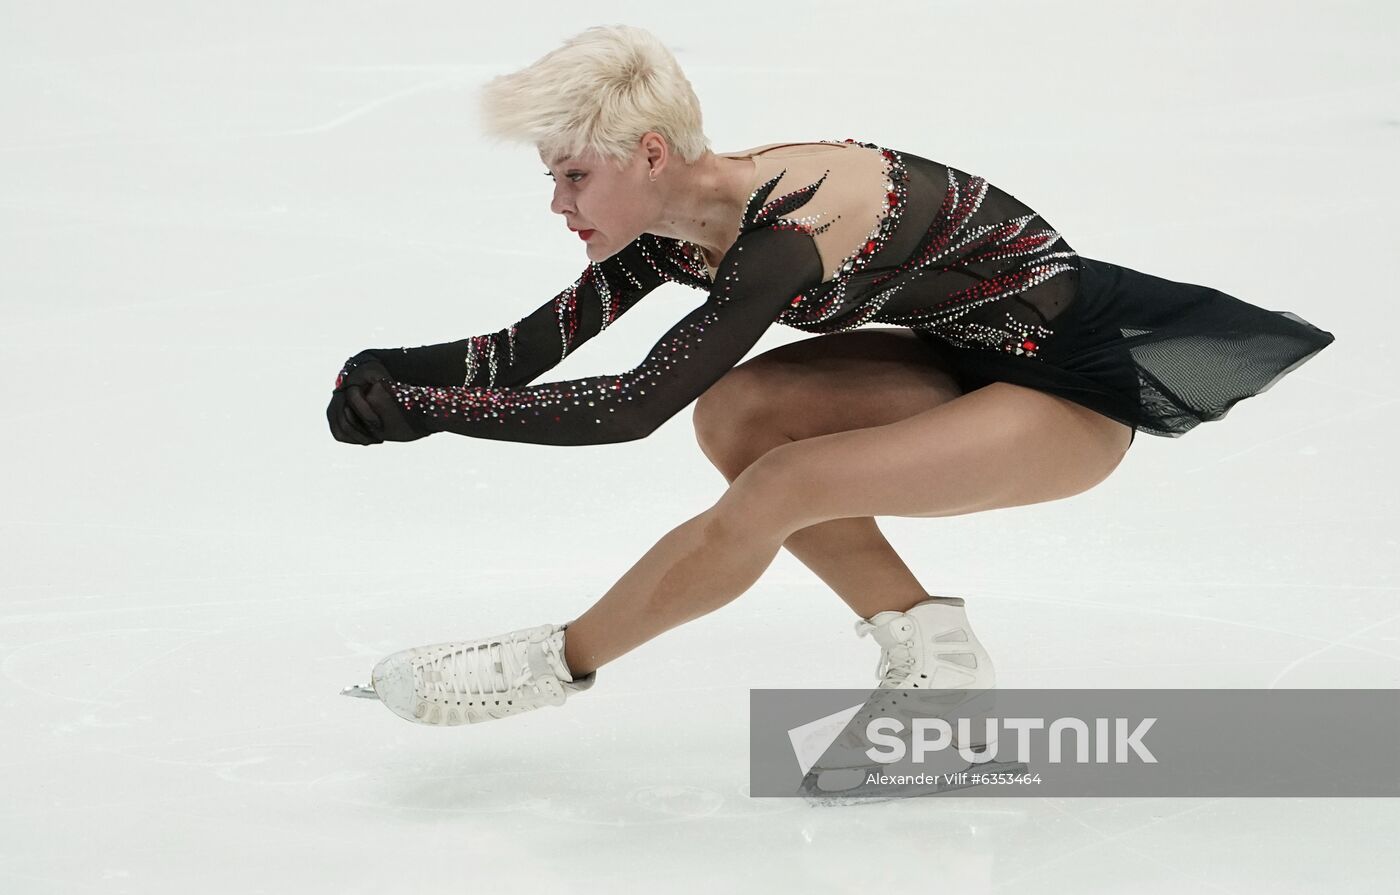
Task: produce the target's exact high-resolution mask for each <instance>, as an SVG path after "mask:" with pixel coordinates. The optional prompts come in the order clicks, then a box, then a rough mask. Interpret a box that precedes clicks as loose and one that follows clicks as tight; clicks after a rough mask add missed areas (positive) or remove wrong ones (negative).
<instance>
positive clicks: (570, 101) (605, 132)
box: [479, 25, 710, 169]
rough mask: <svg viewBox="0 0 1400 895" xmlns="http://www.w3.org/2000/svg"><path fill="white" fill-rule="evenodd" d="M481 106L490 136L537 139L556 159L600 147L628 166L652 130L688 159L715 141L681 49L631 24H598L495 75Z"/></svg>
mask: <svg viewBox="0 0 1400 895" xmlns="http://www.w3.org/2000/svg"><path fill="white" fill-rule="evenodd" d="M479 110H480V113H481V120H482V125H483V127H484V129H485V131H486V134H487V136H488V137H493V138H497V139H504V140H507V141H512V142H523V143H533V144H535V146H536V147H538V149H539V151H540V154H541V155H542V156H543V157H544V158H545V160H546V161H547V162H549V163H551V164H552V163H554V162H556V161H559V160H560V159H564V158H570V157H573V156H577V155H579V154H580V153H582V152H585V151H587V150H592V151H593V152H595V153H597V154H598V155H600V156H601V157H603V158H604V159H609V160H611V161H612V162H613V163H614V164H615V165H616V166H617V167H618V168H619V169H621V168H623V167H625V164H626V162H627V161H628V160H629V159H630V158H631V157H632V155H633V153H634V152H635V151H636V148H637V141H638V140H639V139H641V136H642V134H645V133H647V132H648V131H656V132H657V133H659V134H661V135H662V136H663V137H665V138H666V143H667V145H668V146H669V147H670V148H671V151H672V152H675V153H677V154H678V155H680V157H681V158H682V159H684V160H685V161H686V162H687V163H690V162H694V161H695V160H697V159H699V158H700V157H701V156H702V155H704V154H705V152H707V151H708V150H709V148H710V143H709V141H708V140H707V139H706V138H705V133H704V129H703V119H702V118H701V115H700V100H699V99H698V98H697V97H696V96H695V91H694V90H693V89H691V86H690V81H689V80H687V79H686V76H685V74H684V73H683V72H682V71H681V67H680V65H679V64H678V63H677V62H676V57H675V56H673V55H671V51H670V50H668V49H667V48H666V46H665V45H664V44H662V43H661V41H660V40H658V39H657V38H656V37H655V36H654V35H653V34H652V33H651V32H649V31H646V30H645V29H642V28H634V27H632V26H630V25H597V26H594V27H592V28H589V29H588V30H586V31H583V32H581V33H579V34H576V35H574V36H573V37H571V38H569V39H568V40H566V41H564V44H563V45H562V46H560V47H559V48H557V49H555V50H552V51H550V52H549V53H547V54H546V55H544V56H543V57H541V58H540V59H539V60H537V61H536V62H534V63H533V64H532V65H530V66H529V67H528V68H524V69H521V70H520V71H517V72H512V73H510V74H506V75H500V76H499V77H496V78H493V79H491V80H490V81H488V82H487V83H486V85H485V86H484V87H483V88H482V90H481V94H480V98H479Z"/></svg>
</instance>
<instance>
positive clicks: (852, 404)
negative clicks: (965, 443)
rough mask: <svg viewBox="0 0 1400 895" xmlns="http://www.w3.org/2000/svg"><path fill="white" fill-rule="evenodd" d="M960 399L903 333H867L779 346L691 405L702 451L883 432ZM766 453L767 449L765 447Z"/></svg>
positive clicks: (939, 365)
mask: <svg viewBox="0 0 1400 895" xmlns="http://www.w3.org/2000/svg"><path fill="white" fill-rule="evenodd" d="M962 393H963V391H962V389H961V387H960V386H959V385H958V382H957V380H956V379H955V378H954V376H953V374H952V373H951V371H950V370H949V369H948V367H947V365H946V364H945V363H944V362H943V361H942V360H941V359H940V358H938V357H937V356H936V355H934V353H933V352H931V351H930V350H929V349H928V347H927V346H926V345H924V344H923V342H922V341H921V340H920V339H919V337H918V336H916V335H914V333H913V332H912V331H910V330H909V329H908V328H906V327H868V328H864V329H857V330H849V331H847V332H840V333H829V334H826V335H821V336H814V337H812V338H810V339H802V340H800V341H797V342H790V343H788V344H786V345H781V346H779V347H777V348H774V349H772V350H770V351H766V352H764V353H763V354H760V355H758V356H757V357H754V358H753V359H751V360H748V361H745V362H744V363H742V364H739V365H738V366H736V367H734V368H733V369H732V370H730V371H729V372H728V373H726V374H725V375H724V376H723V377H722V378H721V379H720V380H719V381H718V382H716V383H715V384H714V385H713V386H711V387H710V388H709V390H707V391H706V392H705V393H704V394H703V395H701V396H700V400H699V401H697V402H696V405H695V411H694V420H695V428H696V433H697V436H698V437H699V438H700V440H701V443H702V445H707V444H708V445H709V446H713V447H717V448H723V447H724V446H725V445H730V444H744V443H751V442H752V440H753V439H755V438H757V439H760V440H762V439H764V438H769V437H772V436H780V437H781V440H784V441H800V440H802V439H806V438H814V437H817V436H819V435H829V434H831V433H833V432H844V431H847V430H850V429H863V428H868V427H870V426H883V425H887V424H889V423H892V422H895V421H896V420H901V419H905V418H907V417H910V416H914V415H915V414H919V413H923V412H924V411H927V410H930V409H932V408H934V407H937V406H939V405H940V404H945V403H947V402H948V401H951V400H953V399H954V398H956V397H958V396H959V395H961V394H962ZM768 446H769V447H771V446H772V445H771V444H769V445H768Z"/></svg>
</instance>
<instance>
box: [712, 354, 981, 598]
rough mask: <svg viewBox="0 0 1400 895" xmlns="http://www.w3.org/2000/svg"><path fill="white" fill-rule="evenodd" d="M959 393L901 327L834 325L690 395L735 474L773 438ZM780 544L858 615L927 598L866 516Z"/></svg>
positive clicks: (809, 433) (878, 422) (843, 426)
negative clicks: (696, 396)
mask: <svg viewBox="0 0 1400 895" xmlns="http://www.w3.org/2000/svg"><path fill="white" fill-rule="evenodd" d="M961 394H962V389H961V388H959V386H958V384H957V381H956V380H955V379H954V378H953V376H952V375H951V374H950V373H949V372H948V370H947V368H946V366H945V365H944V364H943V363H942V362H940V361H939V360H937V358H936V357H935V356H934V355H933V354H932V353H931V352H930V351H929V349H928V346H926V345H924V344H923V343H922V342H921V341H920V340H919V338H918V337H917V336H916V335H914V334H913V333H912V332H910V331H909V330H908V329H906V328H904V327H894V328H886V329H882V328H874V327H872V328H866V329H861V330H854V331H848V332H843V333H831V334H828V335H824V336H816V337H814V338H811V339H804V340H802V341H800V342H791V343H788V344H787V345H783V346H780V347H778V348H774V349H772V350H771V351H767V352H765V353H764V354H761V355H759V356H758V357H755V358H753V359H752V360H750V361H748V362H746V363H744V364H741V365H740V366H738V367H736V368H735V369H734V370H731V371H730V372H729V373H728V374H727V375H726V376H725V377H724V378H723V379H721V380H720V381H719V382H718V383H716V384H715V385H714V386H713V387H711V389H710V391H708V392H706V393H705V395H703V396H702V397H701V399H700V401H699V402H698V403H697V405H696V408H695V429H696V436H697V439H698V440H699V442H700V447H701V449H702V450H703V451H704V453H705V456H706V457H707V458H709V460H710V462H711V463H713V464H714V466H715V468H716V469H718V470H719V472H720V474H721V475H723V476H724V478H725V480H726V481H728V482H731V483H732V482H733V481H734V480H735V479H736V478H737V477H738V476H739V475H740V474H741V473H742V472H743V471H744V470H745V469H747V468H748V466H749V464H751V463H753V462H754V461H755V460H757V459H758V458H759V457H762V456H763V455H764V454H766V453H767V452H768V451H770V450H772V449H773V448H775V447H778V446H780V445H784V444H789V443H791V442H794V441H801V440H803V439H807V438H815V437H817V436H820V435H830V434H831V433H833V432H842V431H847V430H850V429H861V428H867V427H870V426H882V425H885V424H887V423H892V422H895V421H897V420H901V419H904V418H906V417H910V416H913V415H914V414H916V413H922V412H923V411H926V410H931V409H932V408H934V407H937V406H939V405H941V404H945V403H947V402H948V401H951V400H953V399H954V398H956V397H958V396H960V395H961ZM783 546H784V547H785V548H787V551H788V552H789V553H791V554H792V555H793V556H795V557H796V558H797V559H798V560H799V561H800V562H801V563H802V564H803V565H805V566H806V567H807V568H809V569H811V570H812V573H813V574H815V575H816V576H817V577H818V578H820V579H821V580H822V581H823V582H824V583H825V584H826V585H827V586H828V587H830V588H831V589H832V590H833V591H834V592H835V593H836V594H837V596H839V597H840V598H841V599H842V600H843V601H845V603H846V604H847V605H848V606H850V607H851V609H852V610H854V611H855V613H856V614H857V615H859V616H860V617H861V618H869V617H870V616H872V615H874V614H875V613H877V612H881V611H883V610H887V609H892V610H895V611H899V612H903V611H904V610H906V609H908V608H909V607H911V606H913V605H914V604H915V603H919V602H921V601H923V600H926V599H928V597H929V594H928V592H927V590H926V589H925V587H924V586H923V585H922V584H921V583H920V582H919V580H918V578H917V577H915V575H914V572H913V571H912V570H911V569H910V568H909V566H908V564H906V563H905V562H904V560H903V559H902V558H901V557H900V556H899V554H898V553H897V552H895V549H894V547H893V545H891V544H890V542H889V540H888V539H886V537H885V535H884V533H883V532H881V531H880V527H879V525H878V524H877V522H876V520H875V517H873V516H852V517H848V518H843V519H832V520H829V521H827V522H821V523H819V524H817V525H811V526H808V527H807V528H804V529H801V530H800V531H795V532H793V533H792V534H791V535H789V536H788V539H787V540H786V541H785V542H784V543H783Z"/></svg>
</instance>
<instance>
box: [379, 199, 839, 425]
mask: <svg viewBox="0 0 1400 895" xmlns="http://www.w3.org/2000/svg"><path fill="white" fill-rule="evenodd" d="M689 257H691V256H687V258H689ZM679 274H680V276H679V277H678V278H683V277H685V276H694V275H695V271H694V269H693V268H689V269H687V270H683V271H679ZM821 278H822V262H821V257H820V255H819V254H818V252H817V249H816V246H815V244H814V243H813V241H812V238H811V236H809V235H807V234H805V233H802V232H801V231H799V230H795V229H786V228H783V227H778V226H765V227H760V228H755V229H753V230H749V231H746V232H744V233H742V234H741V235H740V237H739V238H738V239H737V240H736V241H735V243H734V245H733V247H732V248H731V249H730V250H729V251H728V252H727V253H726V254H725V256H724V260H723V261H722V263H721V264H720V267H719V269H718V271H717V274H716V277H715V280H714V282H713V283H711V284H710V285H711V288H710V293H709V296H708V298H707V299H706V300H705V302H704V303H703V304H702V305H700V306H699V307H698V308H696V309H695V310H693V311H691V312H690V313H689V314H687V315H686V316H685V317H683V318H682V319H681V320H680V321H679V322H678V323H676V324H675V325H674V326H673V327H671V329H670V330H669V331H668V332H667V333H666V334H665V335H664V336H662V337H661V339H660V340H659V341H658V342H657V343H656V344H655V345H654V346H653V347H652V349H651V350H650V351H649V352H648V353H647V356H646V358H645V359H644V360H643V361H642V362H641V363H640V364H639V365H638V366H636V367H634V368H632V369H631V370H628V371H627V372H625V373H621V374H617V375H607V376H589V377H586V378H582V379H570V380H564V381H559V382H549V383H542V384H539V385H534V386H524V387H500V386H483V385H456V386H429V385H416V384H411V383H406V382H392V383H388V385H389V391H388V394H392V396H393V399H394V400H395V401H396V402H397V404H398V409H399V410H401V412H402V413H403V414H404V415H405V416H406V417H407V418H408V424H409V425H410V426H411V427H413V428H414V429H415V431H420V432H422V433H423V434H431V433H433V432H453V433H456V434H459V435H467V436H471V437H476V438H491V439H496V440H501V441H519V442H530V443H534V444H551V445H585V444H608V443H613V442H621V441H632V440H635V439H639V438H644V437H646V436H647V435H649V434H651V432H653V431H654V430H655V429H656V428H657V427H658V426H660V425H661V424H662V423H664V422H665V421H666V420H668V419H670V418H671V417H672V416H674V415H675V414H676V413H678V412H679V411H680V410H682V409H683V408H684V407H685V406H686V405H688V404H689V403H690V402H691V401H693V400H695V399H696V398H697V397H699V396H700V394H701V393H703V392H704V391H705V390H706V389H707V388H709V387H710V386H711V385H712V384H713V383H714V382H716V381H717V380H718V379H719V378H720V377H721V376H723V375H724V374H725V372H727V371H728V370H729V369H730V368H732V367H733V366H734V365H735V364H737V363H738V362H739V361H740V360H742V359H743V357H744V355H745V354H746V353H747V352H748V350H749V349H750V348H752V347H753V345H754V344H755V343H756V342H757V341H758V339H759V337H760V336H762V335H763V333H764V331H765V330H766V329H767V328H768V327H769V326H770V325H771V324H772V323H773V322H774V321H775V320H776V319H777V317H778V315H779V314H780V313H781V312H782V310H783V309H784V308H785V307H787V305H788V303H789V302H790V300H791V298H792V296H793V295H795V294H797V293H798V292H800V291H802V290H803V289H805V288H807V287H809V286H811V285H814V284H816V283H819V282H820V281H821ZM700 282H702V281H699V280H696V281H694V282H692V283H691V284H692V285H698V284H699V283H700ZM703 282H709V279H708V277H705V279H704V280H703ZM376 409H377V410H381V411H382V410H385V408H376Z"/></svg>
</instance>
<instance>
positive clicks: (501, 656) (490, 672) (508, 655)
mask: <svg viewBox="0 0 1400 895" xmlns="http://www.w3.org/2000/svg"><path fill="white" fill-rule="evenodd" d="M529 643H530V638H529V636H528V635H522V634H514V633H513V634H511V635H506V636H505V638H504V639H500V640H491V641H488V642H485V643H473V644H467V645H465V646H463V647H462V648H460V649H457V650H453V651H452V652H450V653H446V654H444V655H442V656H438V657H435V658H433V659H431V660H429V662H428V667H429V668H430V669H431V670H433V671H436V672H439V673H438V674H436V675H433V677H435V678H436V681H437V682H436V684H435V685H434V686H435V687H436V689H437V691H438V693H439V694H441V695H453V696H487V695H491V696H495V695H501V694H507V693H514V692H517V691H519V690H520V689H521V688H522V687H524V686H525V685H527V684H533V683H537V680H536V679H535V677H534V675H533V674H532V673H531V671H530V665H529V662H528V661H527V660H526V659H525V658H524V650H525V649H527V648H528V645H529ZM539 645H540V647H541V649H542V650H543V651H544V654H545V656H546V657H547V658H549V659H553V660H555V662H552V663H551V667H554V665H555V664H562V662H563V659H562V657H561V656H560V655H559V648H558V647H557V646H556V645H555V642H554V640H553V639H552V638H546V639H545V640H543V641H541V642H540V644H539Z"/></svg>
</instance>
